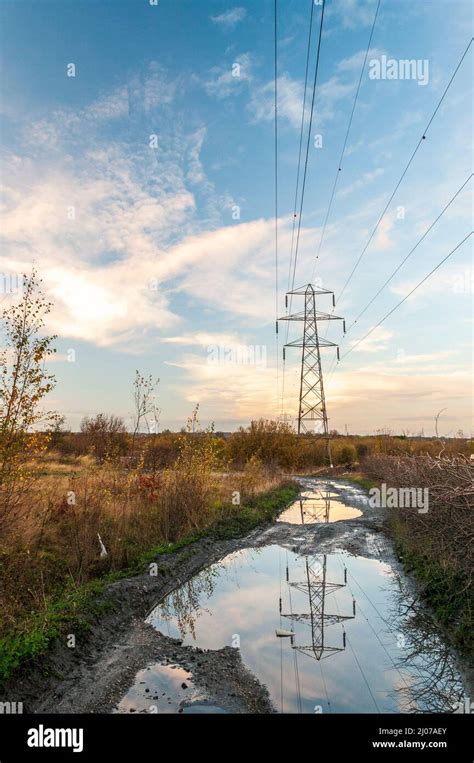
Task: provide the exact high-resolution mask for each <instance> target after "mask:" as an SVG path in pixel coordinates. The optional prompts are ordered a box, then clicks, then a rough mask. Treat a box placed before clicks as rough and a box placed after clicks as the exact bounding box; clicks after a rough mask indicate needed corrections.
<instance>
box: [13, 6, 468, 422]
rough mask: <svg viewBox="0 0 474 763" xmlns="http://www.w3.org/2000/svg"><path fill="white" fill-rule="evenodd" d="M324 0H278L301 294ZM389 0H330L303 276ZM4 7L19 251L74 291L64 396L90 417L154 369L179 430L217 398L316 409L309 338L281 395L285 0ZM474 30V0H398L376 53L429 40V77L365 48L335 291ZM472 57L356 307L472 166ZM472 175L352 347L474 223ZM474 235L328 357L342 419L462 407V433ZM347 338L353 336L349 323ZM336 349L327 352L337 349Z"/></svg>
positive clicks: (333, 252) (58, 317)
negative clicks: (309, 383)
mask: <svg viewBox="0 0 474 763" xmlns="http://www.w3.org/2000/svg"><path fill="white" fill-rule="evenodd" d="M310 7H311V5H310V2H309V1H303V0H278V12H279V20H278V24H279V34H278V86H279V104H278V105H279V115H280V116H279V154H278V155H279V178H280V182H279V220H278V230H279V244H280V247H279V248H280V255H279V286H280V288H279V295H278V300H279V312H280V314H281V315H283V314H284V312H285V305H284V294H285V291H286V288H287V283H288V271H289V258H290V247H291V228H292V219H293V204H294V194H295V182H296V169H297V158H298V146H299V137H300V121H301V109H302V94H303V84H304V71H305V60H306V46H307V39H308V25H309V13H310ZM375 7H376V3H375V2H372V0H370V1H369V0H364V1H363V2H355V0H329V2H327V4H326V9H325V19H324V26H323V36H322V44H321V56H320V69H319V74H318V88H317V90H316V100H315V110H314V121H313V129H312V133H313V135H312V136H311V145H310V151H309V158H308V173H307V183H306V192H305V200H304V206H303V215H302V219H301V237H300V246H299V252H298V261H297V272H296V285H300V284H302V283H307V282H308V281H309V280H310V278H311V274H312V273H313V270H314V265H315V253H316V251H317V249H318V245H319V240H320V237H321V232H322V226H323V222H324V218H325V215H326V211H327V207H328V203H329V197H330V193H331V188H332V184H333V182H334V176H335V172H336V170H337V162H338V159H339V155H340V152H341V148H342V144H343V141H344V136H345V133H346V129H347V124H348V120H349V115H350V112H351V108H352V104H353V101H354V94H355V88H356V86H357V82H358V79H359V75H360V70H361V65H362V60H363V56H364V53H365V49H366V47H367V43H368V38H369V34H370V29H371V25H372V21H373V17H374V12H375ZM320 12H321V9H320V7H317V6H316V7H315V9H314V21H315V26H314V30H313V31H314V34H315V35H316V32H317V25H318V23H319V15H320ZM0 15H1V21H2V24H1V32H0V34H1V48H2V52H1V58H0V60H1V83H2V100H1V110H2V131H1V142H2V165H3V172H2V190H3V200H2V218H3V219H2V231H3V232H2V238H3V241H2V268H1V269H2V271H3V272H4V273H6V274H8V273H17V272H22V271H23V270H24V269H25V268H26V269H28V268H31V265H32V263H35V265H36V267H37V268H38V271H39V274H40V275H41V276H42V278H43V280H44V287H45V290H46V291H47V293H48V295H49V296H50V297H51V299H52V300H53V302H54V304H55V308H54V311H53V313H52V316H51V322H50V324H49V326H48V328H49V329H50V330H51V331H54V333H57V334H58V340H57V348H58V356H57V358H56V360H55V362H54V372H55V374H56V376H57V379H58V385H57V388H56V390H55V392H54V395H53V396H52V399H51V403H52V404H54V405H55V406H56V407H57V409H58V410H60V411H61V412H62V413H64V414H65V415H66V418H67V420H68V423H69V424H70V425H71V426H72V427H73V428H77V427H78V425H79V422H80V420H81V418H82V416H83V415H86V414H91V413H97V412H99V411H106V412H110V413H112V412H114V413H117V414H120V415H122V416H124V417H125V418H127V416H128V415H129V414H130V413H131V410H132V396H131V383H132V380H133V375H134V371H135V369H136V368H139V369H140V370H141V371H142V372H143V373H146V374H148V373H151V374H153V375H154V376H157V377H160V384H159V387H158V403H159V405H160V407H161V408H162V414H161V423H162V426H163V427H166V426H169V427H171V428H173V429H174V428H179V427H180V426H181V425H182V424H183V423H184V422H185V420H186V418H187V416H188V415H189V413H190V412H191V410H192V408H193V406H194V404H195V403H197V402H199V403H200V410H201V421H202V423H203V424H204V425H206V424H208V423H209V422H211V421H214V422H215V423H216V427H217V428H218V429H233V428H235V427H236V426H238V425H240V424H247V423H248V422H249V421H250V420H251V419H252V418H255V417H258V416H265V417H275V415H277V414H278V413H280V412H281V410H282V409H283V410H284V411H285V412H286V413H288V414H290V415H291V414H294V413H295V411H296V409H297V393H298V355H297V351H295V350H293V351H291V350H289V351H287V363H286V370H285V399H284V401H283V405H282V403H281V400H277V398H276V390H277V386H276V376H277V362H276V348H275V333H274V321H275V286H274V282H275V267H274V258H275V253H274V224H275V223H274V197H273V193H274V177H273V151H274V144H273V129H274V125H273V1H272V2H270V1H269V0H258V1H257V0H252V1H250V0H241V1H240V0H237V2H236V3H235V4H234V3H232V2H225V1H224V0H215V1H207V0H158V3H157V5H156V6H154V5H150V3H149V0H119V1H117V2H102V0H88V1H84V0H83V1H82V2H80V1H77V0H74V1H72V0H61V1H60V2H56V0H41V2H38V1H37V0H35V2H29V1H28V0H26V1H23V0H22V2H19V1H18V0H15V1H14V2H12V1H11V0H1V1H0ZM471 35H472V19H471V10H470V3H469V2H464V1H463V0H457V1H456V2H452V3H450V4H449V12H448V6H447V4H446V3H445V2H441V0H439V1H438V0H430V2H428V1H426V2H424V1H420V0H414V1H413V2H412V1H411V0H410V2H408V0H406V1H405V0H402V1H401V2H395V1H394V0H382V2H381V5H380V10H379V15H378V19H377V23H376V26H375V29H374V35H373V39H372V44H371V50H370V52H369V57H368V61H369V62H370V61H372V60H379V61H380V60H381V59H382V57H383V56H386V57H387V58H389V59H394V60H396V61H398V60H401V59H416V60H420V61H424V60H427V61H428V66H429V69H428V72H429V76H428V81H427V83H426V84H424V85H423V84H419V82H418V81H416V80H415V79H405V80H402V79H396V80H388V79H384V80H382V79H380V80H374V79H370V78H369V74H368V67H366V69H365V72H364V76H363V79H362V84H361V89H360V94H359V98H358V102H357V106H356V110H355V113H354V119H353V123H352V126H351V131H350V134H349V139H348V144H347V149H346V152H345V157H344V161H343V168H342V172H341V173H340V177H339V179H338V186H337V192H336V195H335V197H334V202H333V206H332V210H331V215H330V218H329V222H328V226H327V229H326V235H325V239H324V243H323V246H322V249H321V256H320V259H319V261H318V263H317V268H316V272H315V276H316V277H317V278H318V279H320V282H321V283H322V285H323V286H324V287H325V288H328V289H332V290H335V292H336V297H337V295H338V294H339V293H340V292H341V290H342V288H343V285H344V282H345V280H346V278H347V275H348V274H349V273H350V271H351V270H352V268H353V266H354V264H355V262H356V260H357V258H358V256H359V255H360V253H361V251H362V249H363V248H364V245H365V243H366V241H367V239H368V237H369V235H370V232H371V230H372V229H373V227H374V225H375V223H376V222H377V220H378V218H379V215H380V214H381V212H382V210H383V209H384V206H385V204H386V202H387V201H388V198H389V197H390V194H391V192H392V190H393V188H394V187H395V184H396V183H397V181H398V179H399V177H400V174H401V172H402V171H403V168H404V167H405V165H406V163H407V162H408V159H409V157H410V155H411V154H412V152H413V150H414V148H415V146H416V144H417V142H418V140H419V138H420V137H421V134H422V132H423V129H424V127H425V126H426V124H427V122H428V120H429V118H430V117H431V114H432V113H433V111H434V108H435V106H436V103H437V102H438V100H439V98H440V97H441V94H442V92H443V89H444V88H445V86H446V84H447V82H448V81H449V79H450V77H451V75H452V73H453V71H454V69H455V67H456V65H457V63H458V61H459V59H460V57H461V55H462V53H463V51H464V50H465V48H466V46H467V44H468V42H469V39H470V37H471ZM314 51H315V48H314V47H313V48H312V54H311V68H310V72H311V77H312V71H313V66H314ZM71 63H72V64H74V66H75V76H74V77H70V76H67V67H68V64H71ZM236 64H237V65H238V66H237V67H236V66H235V65H236ZM471 65H472V48H471V51H470V52H469V53H468V56H467V57H466V59H465V61H464V64H463V65H462V67H461V69H460V70H459V72H458V74H457V76H456V78H455V80H454V82H453V84H452V85H451V87H450V89H449V91H448V94H447V96H446V98H445V100H444V102H443V104H442V106H441V108H440V110H439V112H438V114H437V115H436V117H435V119H434V120H433V123H432V125H431V126H430V129H429V132H428V135H427V139H426V141H424V142H423V145H422V146H421V148H420V150H419V151H418V153H417V155H416V157H415V159H414V161H413V163H412V165H411V166H410V169H409V171H408V172H407V174H406V177H405V178H404V180H403V182H402V184H401V185H400V188H399V190H398V192H397V194H396V196H395V198H394V200H393V203H392V204H391V205H390V207H389V209H388V210H387V213H386V215H385V216H384V218H383V220H382V222H381V224H380V226H379V228H378V230H377V233H376V235H375V236H374V238H373V240H372V242H371V244H370V246H369V247H368V249H367V252H366V253H365V255H364V257H363V259H362V260H361V262H360V265H359V267H358V268H357V270H356V272H355V274H354V277H353V278H352V279H351V282H350V284H349V286H348V287H347V289H346V290H345V292H344V294H343V296H342V299H340V300H338V305H337V310H336V312H337V314H339V315H343V316H345V317H346V320H347V325H349V324H351V323H352V321H353V320H354V318H355V317H356V315H357V314H358V313H359V312H360V311H361V310H362V308H363V307H365V305H366V304H367V302H368V301H369V300H370V298H371V296H372V295H373V294H374V293H375V291H377V289H378V288H379V287H380V286H381V285H382V284H383V282H384V281H385V279H386V278H387V277H388V275H390V273H391V272H392V271H393V270H394V269H395V267H396V266H397V265H398V264H399V262H400V261H401V260H402V259H403V257H404V256H405V255H406V254H407V252H408V251H409V250H410V249H411V248H412V246H413V245H414V244H415V243H416V241H417V240H418V239H419V238H420V236H421V235H422V233H423V232H424V230H425V229H426V228H427V227H428V226H429V225H430V224H431V223H432V222H433V220H434V219H435V218H436V217H437V215H438V214H439V212H440V211H441V210H442V208H443V207H444V206H445V204H446V203H447V202H448V201H449V200H450V199H451V197H452V196H453V195H454V194H455V193H456V191H457V190H458V189H459V188H460V186H461V185H462V183H464V181H465V180H466V179H467V177H468V176H469V173H470V172H471V171H472V170H471V164H470V155H471V154H470V142H471V141H470V135H471V130H472V124H471V123H470V116H469V115H470V111H471V110H470V102H471V97H472V96H471V84H470V79H469V71H470V66H471ZM235 74H238V75H239V76H233V75H235ZM315 135H321V136H322V147H316V146H315V145H314V140H313V137H314V136H315ZM150 136H156V138H155V139H154V140H155V141H156V147H151V146H150ZM470 192H471V184H470V183H468V185H467V186H466V188H465V190H464V192H463V193H461V194H460V195H459V196H458V197H457V199H456V201H455V202H454V203H453V205H452V206H451V207H450V208H449V210H448V211H447V212H446V214H445V215H443V217H442V219H441V220H440V221H439V223H438V224H437V225H436V226H435V228H434V229H433V231H432V232H431V233H430V234H429V235H428V236H427V238H426V239H425V240H424V241H423V243H422V244H421V245H420V246H419V247H418V249H417V250H416V251H415V252H414V254H413V255H412V256H411V257H410V259H409V261H408V262H407V263H406V265H405V266H404V267H403V268H402V269H401V270H400V272H399V273H398V274H397V275H396V277H395V278H394V279H393V281H392V282H391V283H390V285H389V286H388V287H387V288H386V289H385V290H384V291H383V292H382V294H381V295H380V297H378V298H377V299H376V301H375V302H374V304H373V305H372V306H371V307H370V309H369V310H367V312H366V313H365V314H364V316H363V318H361V320H360V322H359V323H358V324H357V325H356V326H354V327H353V328H352V329H351V331H350V332H349V333H348V334H347V336H346V338H345V339H344V341H343V342H342V345H341V354H344V352H346V351H347V349H350V347H351V346H352V344H353V343H355V342H356V341H357V340H358V339H359V338H360V337H361V336H363V335H364V333H366V331H368V330H369V329H370V328H371V327H372V326H374V325H375V324H376V323H377V322H378V321H379V320H380V318H381V317H383V316H384V315H385V313H387V312H388V311H389V310H390V309H391V308H392V307H393V306H394V305H395V304H396V303H397V302H398V301H399V300H400V299H401V298H402V297H403V296H404V295H405V294H407V293H408V292H409V291H410V289H411V288H412V287H413V286H414V285H415V284H416V283H417V282H418V281H419V280H421V278H423V277H424V276H425V275H426V274H427V273H428V272H429V271H430V270H431V269H432V268H433V267H434V266H435V265H436V264H437V263H438V262H439V261H440V260H441V259H442V258H443V257H444V256H445V255H446V254H448V252H449V251H450V250H451V249H452V248H453V247H454V246H455V245H456V244H457V243H458V242H459V241H461V239H463V238H464V237H465V236H466V234H467V233H468V232H469V230H470V228H471V223H470V214H469V209H470V204H469V197H470ZM237 208H238V209H237ZM401 208H403V209H402V213H400V209H401ZM71 210H72V211H71ZM71 216H73V218H74V219H71ZM469 244H470V242H467V243H466V244H465V245H464V246H463V247H462V248H461V249H459V250H458V252H457V253H456V254H455V255H454V256H453V257H452V258H451V259H450V260H449V261H448V262H447V263H445V265H443V267H442V268H440V270H438V271H437V272H436V274H434V275H433V276H432V278H431V279H430V280H429V281H428V282H427V283H426V284H425V285H424V286H423V287H422V288H420V290H419V291H417V292H416V295H414V297H413V298H411V299H410V300H408V301H407V302H406V303H405V304H404V305H403V306H402V307H401V308H400V309H399V310H397V311H396V312H395V313H394V315H393V316H392V317H391V318H389V319H388V320H387V321H386V322H385V323H384V324H383V325H382V326H381V327H380V328H378V329H376V330H375V331H374V332H373V333H372V334H371V337H370V339H369V340H367V341H366V342H363V343H362V344H360V345H358V347H357V348H355V349H354V351H353V352H351V353H350V355H349V356H348V357H347V359H344V360H342V361H341V363H340V364H339V365H338V366H337V368H336V370H335V371H334V372H333V373H331V374H329V375H328V378H327V384H326V391H327V397H328V409H329V415H330V425H331V427H333V428H337V429H339V430H341V431H344V426H345V425H346V424H347V427H348V430H349V431H350V432H360V433H365V432H373V431H375V430H376V429H379V428H382V427H387V428H389V429H391V430H393V431H395V432H400V431H410V432H412V433H413V432H419V431H420V430H421V429H423V428H424V430H425V432H426V433H427V434H428V433H431V432H432V431H433V426H434V419H435V416H436V413H437V412H438V411H439V410H440V409H442V408H446V409H447V410H446V411H445V412H444V413H443V415H442V418H441V423H440V430H441V431H442V432H443V433H445V434H448V432H455V431H457V430H458V429H460V428H461V429H463V430H464V431H465V432H466V433H467V432H469V431H470V426H471V424H470V403H469V398H470V395H469V392H470V389H469V388H470V386H471V385H470V378H471V372H472V355H471V349H470V347H471V337H472V323H471V305H472V275H471V272H470V270H469V268H470V247H469ZM5 299H6V300H8V299H10V297H9V296H8V295H7V296H6V298H5ZM293 306H294V307H295V309H297V307H298V305H297V301H296V299H295V302H294V305H293ZM318 306H319V307H320V309H321V310H325V309H326V307H327V308H328V309H329V308H330V307H331V304H330V302H327V303H326V302H324V301H323V300H321V302H320V303H318ZM282 331H283V329H282ZM296 333H297V332H296V331H295V332H294V333H292V335H291V337H290V339H291V338H296ZM323 333H325V328H324V329H323ZM283 336H284V331H283V333H281V334H280V339H281V338H282V337H283ZM327 336H328V338H329V339H331V340H333V341H339V340H340V337H341V333H340V327H339V326H337V325H332V326H331V327H330V331H329V333H328V335H327ZM239 346H243V347H251V348H255V347H257V348H258V349H257V351H256V352H257V356H258V357H259V358H260V361H261V362H259V363H254V364H251V363H250V364H248V363H247V364H242V363H229V362H226V358H227V359H228V354H227V355H226V352H227V350H226V348H235V347H239ZM216 347H217V348H219V347H220V348H222V350H220V351H218V352H217V355H218V361H217V362H210V354H212V353H214V354H216V353H215V348H216ZM262 347H263V348H264V352H265V354H264V355H262V350H261V349H259V348H262ZM70 350H74V357H75V360H74V362H69V361H68V358H70V357H71V353H70V352H69V351H70ZM68 353H69V354H68ZM280 354H281V350H280ZM333 357H334V353H333V351H332V350H327V351H325V353H324V368H325V369H326V371H328V370H329V369H330V368H332V367H333ZM263 360H265V361H266V362H263ZM279 366H280V386H279V388H278V389H279V394H280V395H281V373H282V371H281V358H280V361H279Z"/></svg>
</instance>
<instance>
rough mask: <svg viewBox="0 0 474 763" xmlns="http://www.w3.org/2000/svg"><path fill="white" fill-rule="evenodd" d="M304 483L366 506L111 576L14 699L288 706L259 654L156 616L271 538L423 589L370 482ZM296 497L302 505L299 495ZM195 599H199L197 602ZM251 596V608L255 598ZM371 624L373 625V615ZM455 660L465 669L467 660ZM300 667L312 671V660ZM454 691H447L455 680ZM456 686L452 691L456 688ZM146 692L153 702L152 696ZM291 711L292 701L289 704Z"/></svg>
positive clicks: (38, 707)
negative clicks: (367, 486)
mask: <svg viewBox="0 0 474 763" xmlns="http://www.w3.org/2000/svg"><path fill="white" fill-rule="evenodd" d="M300 483H301V488H302V492H306V494H307V495H314V492H312V491H314V490H316V488H318V489H319V488H321V487H323V486H324V489H325V490H327V491H329V490H330V493H331V496H332V499H333V500H334V499H337V501H336V502H337V504H338V506H341V505H342V506H347V507H351V506H352V507H357V509H358V511H357V512H356V513H359V511H360V512H361V514H360V516H357V517H356V518H352V519H340V520H339V521H331V520H329V521H328V520H327V517H326V521H325V522H324V521H314V522H308V523H304V524H301V523H300V524H297V523H290V522H287V521H281V518H280V521H276V522H273V523H272V524H271V525H267V526H266V527H263V528H262V527H261V528H257V529H255V530H254V531H253V532H251V533H250V534H249V535H247V536H246V537H245V538H242V539H239V540H229V541H210V540H206V539H204V540H201V541H198V542H196V543H194V544H192V545H191V546H188V547H185V548H183V549H182V550H180V551H178V552H176V553H174V554H172V555H169V556H165V555H164V556H160V557H158V558H157V560H156V565H157V567H156V569H155V570H154V572H156V574H154V575H150V574H148V573H145V574H142V575H138V576H136V577H133V578H128V579H124V580H120V581H118V582H116V583H114V584H112V585H110V586H109V587H108V588H107V590H106V591H105V592H104V593H103V594H102V595H101V601H102V602H104V603H109V604H110V605H112V606H111V607H109V608H107V610H106V612H105V613H104V614H103V615H102V616H101V617H100V619H99V620H98V621H97V622H96V623H95V625H94V626H93V628H92V630H91V632H90V634H89V635H88V637H87V639H86V640H85V641H84V642H83V643H80V644H79V645H78V646H77V647H76V648H75V649H70V648H68V647H67V646H66V644H65V643H63V642H59V641H58V642H57V643H56V644H55V646H54V647H53V649H52V650H51V652H50V654H49V655H48V656H47V657H46V658H45V660H44V663H43V666H42V669H41V671H40V670H35V671H33V672H32V673H31V674H29V675H27V676H25V677H24V678H22V679H21V680H20V681H18V682H17V683H16V685H15V686H10V687H8V692H7V693H8V699H9V700H10V701H15V700H17V701H23V703H24V710H25V712H27V713H73V712H75V713H111V712H117V711H118V712H145V711H148V712H206V711H207V712H227V713H228V712H237V713H242V712H244V713H248V712H250V713H271V712H275V711H278V710H280V709H282V707H283V709H284V708H285V705H284V701H283V699H282V703H281V705H282V707H280V708H279V707H278V701H277V698H276V692H275V691H273V696H272V694H271V692H269V691H268V689H267V686H266V685H265V684H264V683H263V682H262V681H261V680H259V679H258V677H257V676H256V675H255V671H253V670H251V669H249V666H248V664H247V663H250V662H251V660H248V661H246V660H245V659H242V656H241V650H240V649H239V648H235V645H234V644H230V643H226V644H222V646H221V647H220V648H202V647H200V646H196V645H195V644H194V642H193V640H192V639H189V638H188V639H184V643H183V638H182V637H178V638H176V637H173V636H172V635H168V634H165V633H164V632H163V631H164V628H162V629H161V630H160V629H158V628H157V627H153V625H152V624H151V622H150V621H149V617H148V616H149V615H150V613H151V612H153V611H154V610H155V608H156V607H157V606H158V605H160V604H161V603H162V602H164V601H166V600H167V599H169V598H170V595H171V594H173V595H174V594H176V592H178V593H179V592H180V591H181V589H183V590H186V586H187V584H188V583H187V582H188V581H191V580H193V579H194V578H195V576H196V575H198V574H199V573H201V572H202V571H203V570H206V569H209V568H210V569H211V570H212V569H213V567H212V565H216V563H219V562H220V561H221V560H225V559H226V558H229V555H232V554H233V553H234V552H237V551H239V550H241V549H268V548H269V547H272V548H275V547H278V548H279V549H283V550H284V552H285V553H287V554H288V553H291V554H292V555H297V557H301V558H308V556H309V555H314V554H316V553H317V554H318V555H335V556H336V555H339V554H344V555H345V557H346V558H351V557H363V558H364V559H366V560H378V561H380V562H383V563H385V564H386V565H389V566H390V569H391V570H392V571H393V572H394V574H395V575H396V576H399V578H400V580H402V579H403V584H404V586H406V590H409V591H410V592H412V593H413V597H414V599H416V598H417V597H416V590H415V587H414V586H413V584H412V583H411V582H410V581H409V580H407V578H406V576H404V575H403V572H402V570H401V568H400V564H399V562H398V561H397V559H396V558H395V556H394V553H393V550H392V546H391V543H390V541H389V540H388V539H387V537H386V536H385V535H384V533H383V521H384V516H383V510H379V509H373V508H371V507H370V506H369V505H368V503H367V500H366V498H365V495H364V493H363V491H362V490H360V489H359V488H356V487H354V486H352V485H351V484H350V483H349V482H345V481H344V480H340V479H336V480H333V481H331V483H330V484H328V483H327V481H324V484H323V483H322V482H321V481H320V480H314V479H310V478H300ZM327 494H328V495H329V492H328V493H327ZM308 506H309V504H308ZM295 507H296V509H298V505H297V504H296V506H295ZM301 510H303V506H301ZM284 518H285V515H283V520H284ZM303 522H304V519H303ZM324 559H326V556H324ZM216 569H217V567H216ZM287 576H288V573H287ZM196 606H197V608H198V609H199V605H196ZM248 606H249V608H252V606H253V605H252V601H251V600H250V601H249V602H248ZM203 608H204V609H205V603H204V605H203ZM280 611H281V604H280ZM216 614H217V615H218V613H216ZM425 615H426V612H425ZM147 618H148V621H147ZM366 619H367V618H366ZM217 623H218V617H216V624H217ZM287 627H289V626H287ZM292 627H293V626H292ZM371 629H372V631H374V628H373V626H372V625H371ZM273 630H274V629H273ZM272 635H274V633H273V634H272ZM178 636H179V634H178ZM344 638H345V636H344ZM379 640H380V638H379ZM287 641H288V639H287ZM292 643H293V639H292ZM285 646H286V645H285ZM350 646H351V649H352V645H350ZM347 651H349V650H347ZM451 656H452V655H451ZM453 659H454V663H456V660H455V658H453ZM303 662H304V661H303ZM306 664H307V663H306ZM457 669H459V670H460V673H459V674H458V675H461V674H462V667H460V666H459V664H456V670H457ZM45 670H46V671H47V674H45ZM300 670H303V671H304V670H305V666H304V665H303V667H302V668H300ZM147 671H148V672H147ZM419 672H420V671H419ZM303 678H304V675H303ZM461 680H462V682H463V687H462V688H461V690H460V689H459V683H458V685H457V692H458V694H460V696H462V692H463V691H464V693H467V694H468V692H469V688H470V686H471V681H470V677H467V676H466V674H465V672H464V674H463V675H461ZM267 683H268V682H267ZM437 683H438V684H439V683H440V681H439V678H437ZM134 685H135V687H136V688H135V689H133V687H134ZM131 689H132V691H131ZM299 691H300V689H299ZM446 691H447V692H448V695H449V691H451V689H449V691H448V689H447V690H446ZM130 692H131V693H130ZM140 692H141V694H140ZM468 695H469V694H468ZM135 696H136V697H137V699H138V701H137V702H136V703H135V702H134V697H135ZM449 696H451V698H453V697H452V693H451V695H449ZM471 696H472V695H471ZM140 697H141V700H140ZM145 699H146V700H147V701H148V705H144V700H145ZM440 701H441V700H440ZM374 702H375V703H376V702H377V700H376V698H374ZM144 707H148V708H149V709H148V710H144V709H143V708H144ZM289 707H290V706H289ZM299 707H300V708H301V704H300V705H299ZM336 707H337V705H336ZM435 707H436V706H434V708H433V709H435ZM151 708H152V709H151ZM428 708H429V706H428ZM357 709H358V708H352V710H351V711H357ZM438 709H441V708H438ZM445 709H446V710H449V708H445ZM290 711H294V710H292V709H291V707H290ZM300 711H301V710H300ZM302 711H303V712H305V710H304V709H303V710H302ZM428 711H429V709H428Z"/></svg>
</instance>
